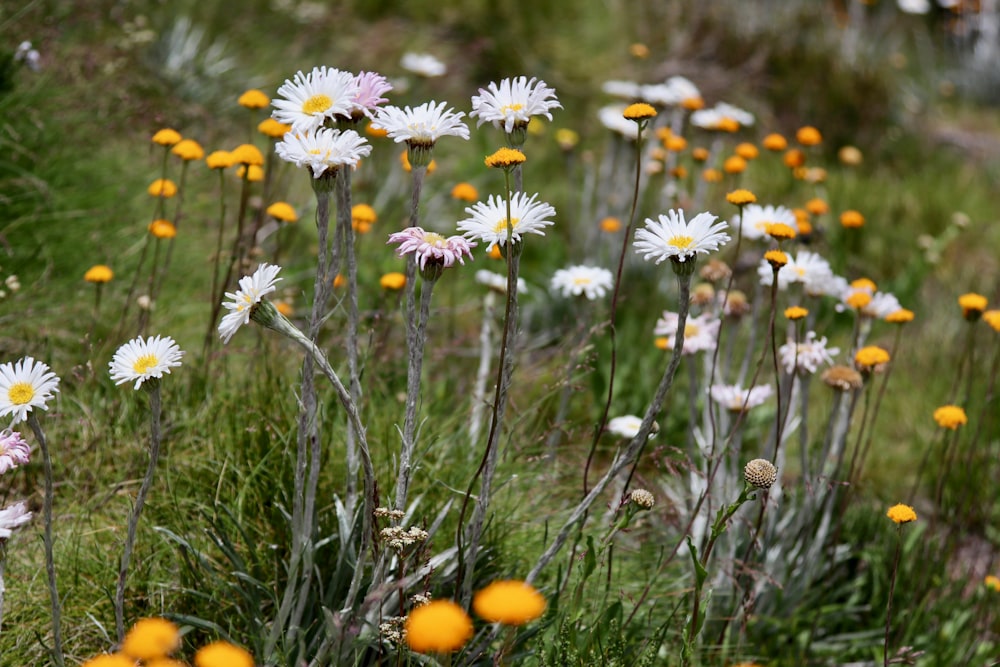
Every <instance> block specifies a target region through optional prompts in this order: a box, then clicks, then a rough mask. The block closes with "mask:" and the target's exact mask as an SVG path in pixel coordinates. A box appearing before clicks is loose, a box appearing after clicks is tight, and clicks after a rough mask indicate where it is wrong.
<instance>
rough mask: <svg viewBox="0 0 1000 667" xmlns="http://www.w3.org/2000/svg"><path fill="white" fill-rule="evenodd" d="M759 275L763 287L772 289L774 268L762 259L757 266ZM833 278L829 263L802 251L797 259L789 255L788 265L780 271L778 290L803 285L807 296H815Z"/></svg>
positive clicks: (811, 253) (814, 254)
mask: <svg viewBox="0 0 1000 667" xmlns="http://www.w3.org/2000/svg"><path fill="white" fill-rule="evenodd" d="M757 275H758V276H760V284H761V285H764V286H766V287H770V286H771V283H772V282H773V280H774V268H773V267H772V266H771V265H770V264H769V263H768V262H767V260H766V259H763V258H762V259H761V260H760V264H758V265H757ZM832 277H833V269H831V268H830V263H829V262H828V261H826V260H825V259H823V258H822V257H821V256H820V255H818V254H816V253H814V252H810V251H808V250H800V251H799V253H798V254H797V255H795V257H792V256H791V255H789V257H788V264H785V265H784V266H782V267H781V268H780V269H778V289H779V290H784V289H786V288H787V287H788V286H789V285H791V284H794V283H802V285H803V286H804V287H805V290H806V293H807V294H811V295H815V294H817V293H821V290H822V287H823V285H825V284H828V283H829V282H830V279H831V278H832Z"/></svg>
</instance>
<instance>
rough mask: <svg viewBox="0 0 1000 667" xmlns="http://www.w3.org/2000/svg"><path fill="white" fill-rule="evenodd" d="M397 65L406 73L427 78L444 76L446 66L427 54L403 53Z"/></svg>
mask: <svg viewBox="0 0 1000 667" xmlns="http://www.w3.org/2000/svg"><path fill="white" fill-rule="evenodd" d="M399 64H400V65H401V66H402V68H403V69H405V70H406V71H407V72H413V73H414V74H417V75H419V76H426V77H428V78H431V77H436V76H444V74H445V72H447V71H448V68H447V66H445V64H444V63H443V62H441V61H440V60H438V59H437V58H435V57H434V56H432V55H431V54H429V53H404V54H403V57H402V59H401V60H400V61H399Z"/></svg>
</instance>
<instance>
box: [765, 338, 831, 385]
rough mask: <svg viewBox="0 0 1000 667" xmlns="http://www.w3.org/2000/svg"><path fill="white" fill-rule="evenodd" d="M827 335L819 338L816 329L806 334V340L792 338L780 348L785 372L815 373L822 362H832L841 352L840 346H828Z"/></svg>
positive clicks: (779, 353) (779, 352)
mask: <svg viewBox="0 0 1000 667" xmlns="http://www.w3.org/2000/svg"><path fill="white" fill-rule="evenodd" d="M826 343H827V340H826V336H823V337H822V338H819V337H818V336H817V335H816V332H815V331H810V332H808V333H807V334H806V337H805V340H803V341H800V342H798V343H796V342H795V341H794V340H790V341H788V342H787V343H785V344H784V345H782V346H781V347H779V348H778V356H779V357H780V359H781V365H782V366H784V368H785V372H786V373H788V374H789V375H791V374H792V373H794V372H796V371H798V372H799V373H808V374H812V373H815V372H816V371H817V370H818V369H819V367H820V364H832V363H833V357H834V355H837V354H840V348H838V347H827V345H826Z"/></svg>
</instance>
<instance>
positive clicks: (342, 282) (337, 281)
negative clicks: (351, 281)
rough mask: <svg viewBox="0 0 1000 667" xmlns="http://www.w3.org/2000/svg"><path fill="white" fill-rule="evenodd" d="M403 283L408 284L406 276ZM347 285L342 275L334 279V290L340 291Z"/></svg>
mask: <svg viewBox="0 0 1000 667" xmlns="http://www.w3.org/2000/svg"><path fill="white" fill-rule="evenodd" d="M403 282H406V276H403ZM346 283H347V280H346V279H345V278H344V276H342V275H340V274H339V273H338V274H337V277H335V278H334V279H333V288H334V289H339V288H341V287H343V286H344V285H345V284H346ZM382 286H383V287H385V285H382Z"/></svg>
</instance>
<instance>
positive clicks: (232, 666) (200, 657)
mask: <svg viewBox="0 0 1000 667" xmlns="http://www.w3.org/2000/svg"><path fill="white" fill-rule="evenodd" d="M194 665H195V667H253V666H254V660H253V656H252V655H250V652H249V651H247V650H246V649H244V648H242V647H239V646H236V645H235V644H230V643H229V642H225V641H221V640H220V641H216V642H212V643H211V644H206V645H205V646H202V647H201V648H200V649H198V652H197V653H195V654H194Z"/></svg>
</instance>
